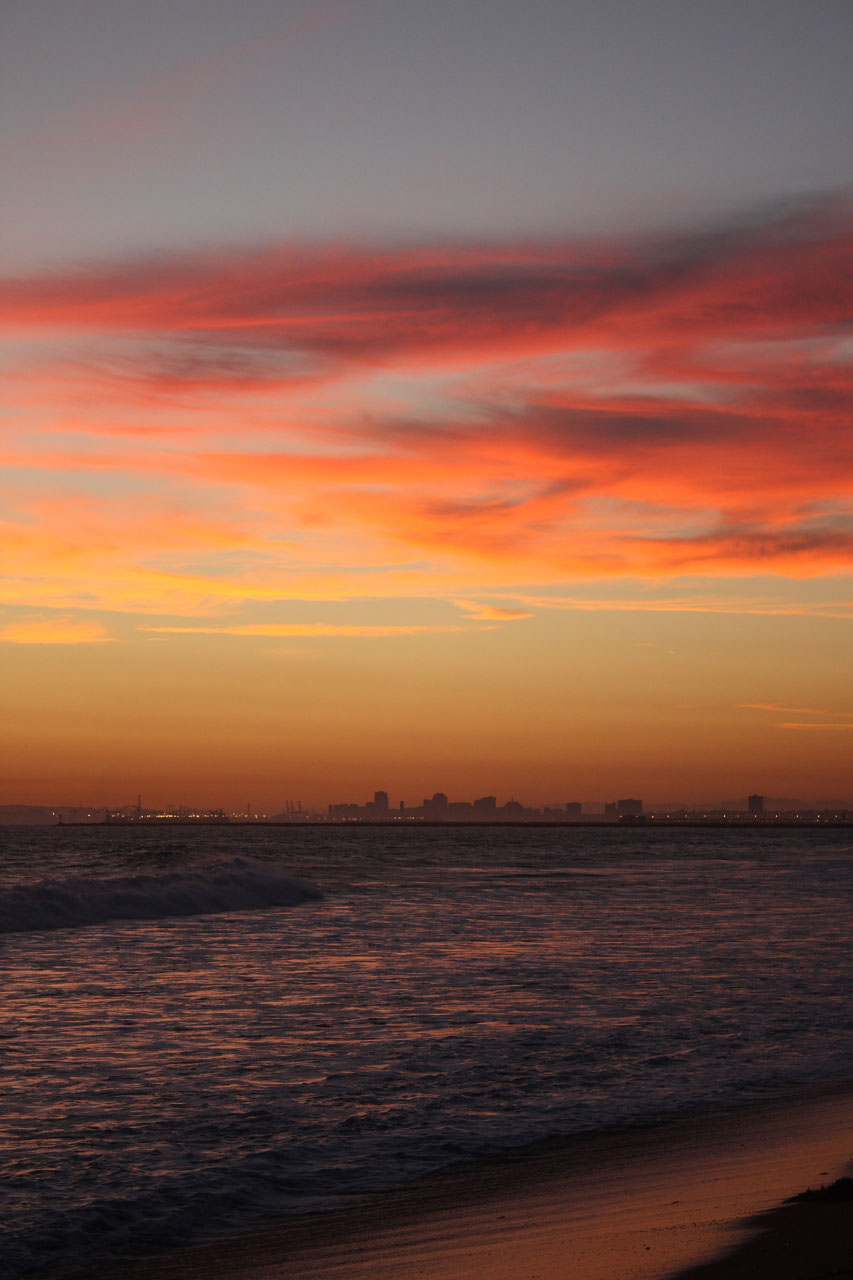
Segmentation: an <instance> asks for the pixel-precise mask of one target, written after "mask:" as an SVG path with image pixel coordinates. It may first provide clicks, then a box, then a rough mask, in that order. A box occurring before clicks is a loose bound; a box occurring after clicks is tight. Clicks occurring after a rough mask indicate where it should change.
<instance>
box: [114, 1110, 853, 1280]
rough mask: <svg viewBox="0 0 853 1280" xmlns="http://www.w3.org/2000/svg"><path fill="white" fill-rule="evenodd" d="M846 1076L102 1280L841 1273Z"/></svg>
mask: <svg viewBox="0 0 853 1280" xmlns="http://www.w3.org/2000/svg"><path fill="white" fill-rule="evenodd" d="M851 1156H853V1089H851V1088H849V1087H848V1088H845V1089H835V1090H828V1091H826V1092H823V1093H817V1094H814V1093H813V1094H810V1095H807V1096H806V1095H798V1096H796V1097H789V1098H787V1099H783V1100H776V1101H774V1102H772V1103H770V1102H765V1103H759V1104H755V1105H751V1106H748V1107H742V1108H739V1109H738V1110H736V1111H730V1112H727V1113H723V1114H718V1115H706V1116H704V1117H701V1118H698V1119H696V1118H694V1119H691V1120H680V1121H672V1122H668V1123H666V1124H661V1125H655V1126H650V1127H646V1128H637V1129H633V1130H621V1131H618V1132H615V1131H614V1132H612V1133H604V1134H594V1135H587V1136H583V1135H582V1136H580V1137H577V1138H574V1139H571V1140H568V1141H565V1142H561V1143H559V1144H557V1143H554V1144H550V1145H548V1146H545V1147H539V1148H537V1149H535V1150H531V1151H527V1152H525V1153H522V1154H519V1155H517V1156H514V1157H511V1158H507V1159H504V1160H501V1161H495V1162H479V1163H476V1164H468V1165H464V1166H459V1167H458V1168H456V1169H454V1170H452V1171H450V1172H448V1173H445V1174H443V1175H441V1176H436V1177H434V1178H427V1179H424V1180H422V1181H421V1182H419V1183H417V1184H413V1185H411V1186H409V1187H406V1188H403V1189H401V1190H398V1191H394V1192H391V1193H388V1194H386V1195H383V1196H380V1197H376V1198H375V1199H373V1200H372V1201H370V1202H369V1203H367V1204H365V1205H362V1206H359V1207H356V1208H351V1209H346V1210H342V1211H339V1212H335V1213H329V1214H315V1215H311V1216H309V1217H307V1218H301V1219H298V1220H294V1221H291V1222H288V1221H284V1222H282V1223H281V1224H279V1225H278V1226H275V1227H273V1228H268V1229H265V1230H263V1231H259V1232H255V1233H252V1234H250V1235H246V1236H243V1237H240V1238H237V1239H231V1240H228V1241H224V1242H221V1243H219V1244H216V1245H211V1246H207V1247H204V1248H200V1249H193V1250H186V1251H183V1252H180V1253H174V1254H170V1255H169V1256H168V1257H167V1258H164V1259H161V1260H159V1261H152V1262H151V1263H148V1264H140V1265H138V1266H135V1267H127V1266H125V1267H122V1268H121V1271H120V1272H116V1273H115V1274H114V1276H111V1278H110V1280H117V1278H118V1276H121V1278H122V1280H178V1278H179V1277H180V1280H664V1277H666V1278H674V1277H676V1276H677V1277H679V1280H723V1278H724V1277H726V1278H728V1280H741V1277H742V1278H743V1280H746V1277H750V1278H752V1280H789V1278H790V1280H793V1278H794V1277H796V1278H797V1280H828V1278H829V1277H833V1280H844V1278H845V1277H846V1278H847V1280H853V1206H851V1203H850V1201H849V1200H848V1201H844V1200H840V1199H839V1200H826V1201H814V1202H797V1203H794V1204H783V1202H784V1201H785V1200H786V1199H787V1198H788V1197H790V1196H793V1195H795V1194H796V1193H798V1192H801V1191H803V1190H804V1189H805V1188H806V1187H813V1188H817V1187H819V1186H820V1185H821V1184H829V1183H832V1182H833V1181H835V1180H836V1179H837V1178H839V1177H841V1176H842V1175H844V1174H845V1173H847V1172H849V1170H850V1167H851V1165H850V1161H851Z"/></svg>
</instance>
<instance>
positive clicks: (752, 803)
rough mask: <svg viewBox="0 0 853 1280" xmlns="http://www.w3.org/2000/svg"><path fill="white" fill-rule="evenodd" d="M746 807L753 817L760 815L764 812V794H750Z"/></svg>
mask: <svg viewBox="0 0 853 1280" xmlns="http://www.w3.org/2000/svg"><path fill="white" fill-rule="evenodd" d="M746 807H747V809H748V810H749V812H750V814H751V815H752V816H753V817H758V816H759V814H762V813H763V812H764V796H749V797H748V799H747V802H746Z"/></svg>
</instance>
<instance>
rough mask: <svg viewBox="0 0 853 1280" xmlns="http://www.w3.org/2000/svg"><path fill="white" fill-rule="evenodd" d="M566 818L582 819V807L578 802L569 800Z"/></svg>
mask: <svg viewBox="0 0 853 1280" xmlns="http://www.w3.org/2000/svg"><path fill="white" fill-rule="evenodd" d="M566 817H567V818H581V817H583V805H582V804H581V802H580V800H569V802H568V803H567V805H566Z"/></svg>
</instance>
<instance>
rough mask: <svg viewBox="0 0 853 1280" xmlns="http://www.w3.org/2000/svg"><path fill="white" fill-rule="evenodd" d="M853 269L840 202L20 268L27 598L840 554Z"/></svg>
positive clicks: (254, 590) (184, 593) (532, 576)
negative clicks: (608, 233)
mask: <svg viewBox="0 0 853 1280" xmlns="http://www.w3.org/2000/svg"><path fill="white" fill-rule="evenodd" d="M851 268H853V214H851V210H850V209H849V207H846V206H837V207H835V208H827V209H824V210H812V211H810V212H808V213H807V214H800V215H797V216H794V215H792V214H789V215H786V216H784V217H783V216H781V215H780V216H776V217H774V218H770V219H768V220H767V221H766V222H765V223H763V224H762V223H760V222H759V221H756V222H755V223H753V224H752V225H743V226H732V227H722V228H720V229H718V230H717V231H716V232H713V231H711V232H709V231H707V230H705V231H703V232H702V233H701V234H697V235H695V236H689V235H679V236H672V237H670V238H669V239H666V238H658V239H656V240H654V241H651V240H648V241H644V242H642V243H620V242H613V241H606V242H605V241H602V242H588V243H579V242H556V241H549V242H543V243H538V244H537V243H533V242H525V243H518V244H504V245H485V246H479V247H478V246H470V245H469V246H454V245H443V246H421V247H418V248H395V249H381V248H377V247H358V246H344V247H338V248H322V247H321V248H317V247H314V248H300V247H298V246H279V247H272V248H268V249H265V250H257V251H253V252H244V253H224V252H223V253H219V254H216V253H209V254H206V255H193V256H188V257H185V258H179V257H174V256H173V257H171V258H166V257H164V258H162V259H160V260H157V261H151V260H149V261H144V262H136V263H130V264H119V265H116V266H113V267H109V268H98V269H95V270H90V271H88V272H86V271H74V272H68V273H56V274H53V275H47V274H45V275H41V276H39V277H35V278H32V279H18V280H11V281H7V282H6V283H5V285H4V286H3V287H2V290H0V326H3V327H6V328H7V329H10V330H11V329H14V330H15V331H16V332H18V333H20V334H23V335H24V336H25V338H26V343H25V350H26V355H25V356H23V355H22V356H20V357H19V358H18V362H17V364H16V363H15V362H14V361H13V362H12V368H11V371H10V373H11V377H10V383H9V385H10V388H11V391H10V398H11V402H12V409H13V414H12V415H11V416H10V420H9V421H10V425H9V427H8V428H7V431H6V436H5V438H4V440H3V441H2V442H0V459H2V460H3V462H4V464H5V466H6V468H7V470H8V471H9V474H10V475H11V474H12V473H13V472H14V476H15V481H14V488H12V487H11V484H10V488H9V491H8V494H7V507H8V511H7V515H6V517H5V519H4V522H3V525H2V527H0V533H2V537H3V539H4V540H5V543H6V546H7V548H8V550H9V559H10V562H11V563H12V564H13V565H14V572H13V573H11V574H10V575H9V577H8V579H7V590H8V593H9V598H10V599H14V600H29V601H30V602H32V603H35V604H54V605H62V606H65V604H66V602H68V603H69V604H71V603H73V602H74V601H75V600H76V601H79V602H83V601H84V600H85V599H87V598H88V599H90V600H91V601H92V602H93V604H101V605H105V606H107V607H120V608H125V609H126V608H133V607H137V608H141V609H145V610H147V611H152V610H154V611H156V610H157V608H159V607H162V608H164V609H177V610H178V611H184V612H189V613H199V612H204V611H209V610H216V609H219V608H222V607H225V606H227V605H229V604H231V605H233V606H235V607H236V606H237V605H239V603H240V601H241V600H251V599H277V598H293V597H294V595H299V596H300V597H301V598H317V597H318V595H321V594H322V593H324V592H325V593H328V594H329V595H330V596H337V597H341V596H347V595H365V594H370V595H381V594H389V593H393V592H394V591H395V590H398V589H400V587H401V586H403V585H404V584H405V587H406V589H407V590H410V591H412V592H413V593H416V592H417V593H420V594H425V595H443V596H444V597H446V598H451V599H457V598H461V599H463V600H464V599H466V598H469V597H472V596H474V595H476V594H477V593H478V592H480V591H482V590H484V589H488V588H492V587H498V586H500V585H501V584H503V583H505V582H506V581H507V579H508V577H509V579H510V580H512V581H516V582H527V583H544V582H549V583H555V582H557V583H559V582H566V581H569V580H572V579H579V578H587V579H590V578H599V577H618V576H625V575H646V576H656V577H673V576H683V575H691V574H692V575H712V574H715V575H720V574H732V575H743V574H750V575H752V574H756V573H765V572H772V573H775V574H783V575H787V576H789V577H791V578H806V577H810V576H813V575H816V574H829V573H839V572H841V571H843V570H845V569H848V568H849V566H850V564H851V560H853V436H851V432H850V429H849V423H850V421H851V416H853V347H851V322H850V315H851V309H850V308H851V294H850V286H849V280H850V279H851V278H853V273H851ZM415 589H416V592H415ZM737 603H738V602H737V601H735V604H737ZM83 607H85V606H83ZM462 607H463V608H467V609H468V612H469V616H471V617H472V618H475V619H476V618H478V617H479V618H480V619H485V618H486V617H487V614H486V613H483V612H482V610H484V609H487V608H490V607H492V606H485V605H476V606H474V605H470V606H462ZM494 607H495V608H497V607H498V606H494ZM578 607H592V606H590V605H589V603H588V602H587V603H586V604H584V605H579V606H578ZM596 607H604V606H601V605H598V606H596ZM615 607H621V606H618V605H617V606H615ZM628 607H634V606H628ZM649 607H651V606H649ZM660 607H664V606H660ZM675 607H684V606H683V605H681V604H678V605H676V606H675ZM782 607H784V606H782ZM475 610H480V611H481V612H479V613H477V612H475ZM793 611H796V607H794V608H793ZM488 616H491V615H488Z"/></svg>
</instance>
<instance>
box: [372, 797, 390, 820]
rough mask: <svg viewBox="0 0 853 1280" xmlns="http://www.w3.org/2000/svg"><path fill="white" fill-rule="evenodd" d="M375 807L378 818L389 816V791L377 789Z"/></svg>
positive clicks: (374, 799)
mask: <svg viewBox="0 0 853 1280" xmlns="http://www.w3.org/2000/svg"><path fill="white" fill-rule="evenodd" d="M373 807H374V809H375V811H376V816H377V817H378V818H382V817H387V816H388V792H387V791H377V792H376V793H375V794H374V796H373Z"/></svg>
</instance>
